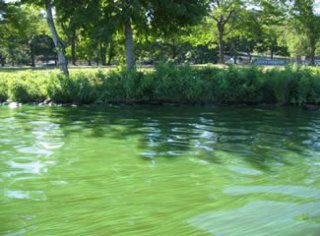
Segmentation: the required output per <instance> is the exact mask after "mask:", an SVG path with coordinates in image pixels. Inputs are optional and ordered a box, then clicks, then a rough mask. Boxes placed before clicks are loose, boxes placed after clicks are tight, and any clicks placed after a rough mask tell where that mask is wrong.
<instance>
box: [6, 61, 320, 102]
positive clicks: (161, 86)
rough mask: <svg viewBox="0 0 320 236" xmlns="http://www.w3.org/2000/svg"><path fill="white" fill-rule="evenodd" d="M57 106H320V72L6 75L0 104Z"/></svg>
mask: <svg viewBox="0 0 320 236" xmlns="http://www.w3.org/2000/svg"><path fill="white" fill-rule="evenodd" d="M7 99H9V100H11V101H17V102H42V101H44V100H46V99H50V100H51V101H52V102H55V103H75V104H90V103H98V104H105V103H139V102H145V103H149V104H151V103H156V104H157V103H189V104H212V103H227V104H229V103H246V104H263V103H268V104H269V103H271V104H295V105H302V104H306V103H311V104H320V70H319V69H315V68H310V67H309V68H307V67H302V68H299V67H287V68H285V69H277V68H273V69H267V70H266V69H264V70H263V69H261V68H256V67H242V68H239V67H238V68H235V67H225V68H217V67H212V66H211V67H190V66H188V65H181V66H178V67H177V66H175V65H173V64H159V65H158V66H156V68H155V70H145V71H129V70H127V69H116V70H110V71H103V70H96V71H93V70H76V71H71V75H70V76H69V77H66V76H64V75H63V74H61V73H58V71H47V72H44V71H37V72H26V71H24V72H15V73H12V72H6V73H5V72H2V73H0V100H1V101H3V102H4V101H6V100H7Z"/></svg>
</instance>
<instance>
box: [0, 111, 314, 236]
mask: <svg viewBox="0 0 320 236" xmlns="http://www.w3.org/2000/svg"><path fill="white" fill-rule="evenodd" d="M0 185H1V192H0V194H1V195H0V203H1V209H0V222H1V223H0V234H1V235H7V236H9V235H10V236H12V235H41V236H42V235H139V236H140V235H200V236H201V235H216V236H224V235H228V236H233V235H234V236H242V235H243V236H256V235H258V236H263V235H266V236H267V235H268V236H269V235H281V236H292V235H297V236H298V235H313V236H318V235H320V113H317V112H305V111H302V110H300V109H298V108H259V107H148V106H133V107H106V108H93V107H88V108H85V107H83V108H73V107H45V108H43V107H28V106H23V107H19V108H16V109H9V108H7V107H0Z"/></svg>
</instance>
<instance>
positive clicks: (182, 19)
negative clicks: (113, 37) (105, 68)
mask: <svg viewBox="0 0 320 236" xmlns="http://www.w3.org/2000/svg"><path fill="white" fill-rule="evenodd" d="M103 5H104V6H105V7H104V12H105V15H106V16H107V21H108V23H109V24H112V25H114V26H116V29H117V30H120V31H122V32H123V33H124V38H125V51H126V65H127V68H128V69H129V70H132V69H133V68H134V67H135V55H134V41H133V35H134V31H138V32H144V33H148V30H150V29H151V30H152V31H153V32H154V33H159V34H170V32H173V31H175V30H177V29H178V28H179V26H185V25H189V24H195V23H197V22H198V21H199V19H200V18H201V17H202V16H203V15H204V14H205V12H206V7H207V5H206V1H204V0H189V1H183V0H161V1H160V0H134V1H128V0H119V1H116V0H112V1H105V4H103Z"/></svg>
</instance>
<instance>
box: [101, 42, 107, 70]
mask: <svg viewBox="0 0 320 236" xmlns="http://www.w3.org/2000/svg"><path fill="white" fill-rule="evenodd" d="M106 54H107V48H106V46H105V45H103V44H102V43H101V44H100V61H101V64H102V65H103V66H105V65H107V58H106Z"/></svg>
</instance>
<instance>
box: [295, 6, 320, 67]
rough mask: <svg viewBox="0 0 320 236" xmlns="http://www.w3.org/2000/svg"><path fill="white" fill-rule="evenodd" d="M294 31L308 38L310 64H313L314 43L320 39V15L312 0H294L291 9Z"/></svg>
mask: <svg viewBox="0 0 320 236" xmlns="http://www.w3.org/2000/svg"><path fill="white" fill-rule="evenodd" d="M291 15H292V16H293V19H292V20H293V21H294V25H295V28H296V31H297V32H298V33H300V34H303V35H305V36H306V38H307V40H308V48H309V56H310V65H312V66H314V65H315V51H316V45H317V43H318V41H319V39H320V27H319V25H320V15H319V14H317V13H316V12H315V1H314V0H294V2H293V7H292V9H291Z"/></svg>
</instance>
